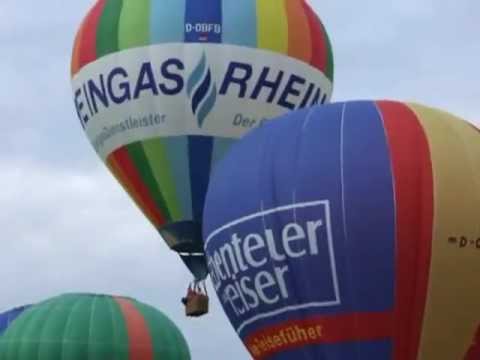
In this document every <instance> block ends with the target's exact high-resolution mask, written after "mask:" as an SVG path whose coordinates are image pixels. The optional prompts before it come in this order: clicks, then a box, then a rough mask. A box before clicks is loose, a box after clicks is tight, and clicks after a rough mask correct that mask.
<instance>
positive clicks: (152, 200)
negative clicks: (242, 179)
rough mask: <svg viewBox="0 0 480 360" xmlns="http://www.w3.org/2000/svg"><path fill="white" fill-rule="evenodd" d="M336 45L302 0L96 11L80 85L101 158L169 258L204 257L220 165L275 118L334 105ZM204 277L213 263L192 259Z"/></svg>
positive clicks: (115, 2)
mask: <svg viewBox="0 0 480 360" xmlns="http://www.w3.org/2000/svg"><path fill="white" fill-rule="evenodd" d="M332 81H333V59H332V50H331V46H330V42H329V39H328V36H327V33H326V32H325V29H324V27H323V25H322V23H321V22H320V20H319V19H318V18H317V16H316V14H315V13H314V12H313V11H312V9H311V8H310V7H309V6H308V4H307V3H306V2H305V1H304V0H275V1H272V0H242V1H238V0H202V1H198V0H98V1H97V2H96V4H95V6H94V7H93V8H92V10H91V11H90V12H89V13H88V15H87V17H86V18H85V20H84V21H83V23H82V25H81V26H80V30H79V32H78V34H77V37H76V41H75V45H74V50H73V56H72V86H73V94H74V101H75V107H76V110H77V114H78V117H79V119H80V121H81V124H82V126H83V128H84V130H85V132H86V134H87V136H88V138H89V139H90V141H91V143H92V144H93V147H94V148H95V150H96V152H97V153H98V154H99V156H100V157H101V159H102V160H103V161H104V162H105V163H106V164H107V166H108V167H109V168H110V170H111V172H112V173H113V174H114V175H115V177H116V178H117V179H118V181H119V182H120V183H121V184H122V185H123V187H124V188H125V190H126V191H127V192H128V193H129V194H130V196H131V197H132V199H133V200H134V201H135V202H136V204H137V205H138V206H139V207H140V209H141V210H142V211H143V213H144V214H145V215H146V217H147V218H148V219H149V220H150V222H151V223H152V224H153V225H154V226H155V227H156V228H157V229H158V230H159V231H160V233H161V235H162V236H163V237H164V239H165V240H166V241H167V243H168V244H169V245H170V247H171V248H172V249H174V250H176V251H177V252H180V253H182V254H183V255H188V254H192V253H199V254H200V255H202V254H201V253H203V244H202V242H201V230H200V223H201V221H200V219H201V217H202V211H203V204H204V198H205V192H206V189H207V185H208V181H209V177H210V172H211V169H212V167H213V166H214V164H215V163H216V162H217V160H218V159H219V158H221V157H222V156H223V154H224V153H225V151H226V150H227V149H228V147H229V146H230V144H231V143H232V141H233V140H235V139H237V138H239V137H241V136H242V135H243V134H244V133H245V132H246V131H248V130H249V129H251V128H253V127H256V126H258V124H260V123H262V122H263V121H264V120H265V119H269V118H271V117H274V116H277V115H281V114H283V113H285V112H287V111H290V110H292V109H297V108H300V107H305V106H310V105H312V104H316V103H324V102H327V101H328V100H329V98H330V96H331V92H332ZM184 259H185V260H186V262H187V265H188V266H189V267H190V269H191V270H192V271H193V272H194V274H195V276H196V277H197V279H198V278H204V277H205V276H206V269H205V266H204V260H203V255H202V256H200V258H193V257H189V256H187V257H185V258H184Z"/></svg>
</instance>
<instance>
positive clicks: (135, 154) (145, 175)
mask: <svg viewBox="0 0 480 360" xmlns="http://www.w3.org/2000/svg"><path fill="white" fill-rule="evenodd" d="M127 151H128V154H129V155H130V157H131V159H132V161H133V163H134V164H135V167H136V169H137V171H138V174H139V175H140V178H141V179H142V181H143V183H144V185H145V186H146V187H147V189H148V191H149V193H150V196H151V198H152V200H153V201H154V202H155V205H156V206H157V208H159V209H161V212H162V214H163V215H164V217H165V218H166V220H167V221H170V220H171V218H172V217H171V215H170V211H169V210H168V207H167V204H166V202H165V198H164V197H163V194H162V192H161V190H160V188H159V184H158V183H157V180H156V178H155V176H154V174H153V172H152V169H151V168H150V163H149V161H148V158H147V156H146V155H145V151H144V149H143V145H142V143H139V142H136V143H132V144H130V145H127Z"/></svg>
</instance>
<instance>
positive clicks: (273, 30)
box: [257, 0, 288, 54]
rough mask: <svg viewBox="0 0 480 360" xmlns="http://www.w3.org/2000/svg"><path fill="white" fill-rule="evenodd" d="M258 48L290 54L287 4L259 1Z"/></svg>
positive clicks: (273, 0) (276, 0)
mask: <svg viewBox="0 0 480 360" xmlns="http://www.w3.org/2000/svg"><path fill="white" fill-rule="evenodd" d="M257 26H258V30H257V36H258V47H259V48H261V49H266V50H271V51H274V52H279V53H282V54H286V53H287V52H288V19H287V11H286V8H285V2H284V1H281V0H258V2H257Z"/></svg>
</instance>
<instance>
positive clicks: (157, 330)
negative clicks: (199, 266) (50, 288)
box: [0, 294, 190, 360]
mask: <svg viewBox="0 0 480 360" xmlns="http://www.w3.org/2000/svg"><path fill="white" fill-rule="evenodd" d="M34 359H35V360H189V359H190V352H189V349H188V345H187V343H186V341H185V338H184V337H183V335H182V334H181V332H180V330H179V329H178V328H177V327H176V325H175V324H174V323H173V322H172V321H171V320H170V319H168V318H167V317H166V316H165V315H164V314H163V313H161V312H160V311H158V310H156V309H155V308H153V307H151V306H148V305H145V304H142V303H140V302H138V301H136V300H134V299H130V298H124V297H115V296H107V295H87V294H68V295H61V296H58V297H55V298H53V299H50V300H47V301H45V302H42V303H40V304H38V305H35V306H33V307H31V308H30V309H28V310H26V311H25V312H24V313H23V314H22V315H20V316H19V317H18V318H17V319H16V321H15V322H14V323H13V324H12V325H11V326H10V327H9V328H8V330H7V331H6V332H5V333H4V334H3V335H2V337H0V360H34Z"/></svg>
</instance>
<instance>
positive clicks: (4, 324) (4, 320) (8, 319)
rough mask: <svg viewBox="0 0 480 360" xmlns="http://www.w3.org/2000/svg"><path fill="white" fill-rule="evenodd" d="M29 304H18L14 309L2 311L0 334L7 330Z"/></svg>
mask: <svg viewBox="0 0 480 360" xmlns="http://www.w3.org/2000/svg"><path fill="white" fill-rule="evenodd" d="M28 307H29V306H28V305H25V306H19V307H16V308H14V309H11V310H8V311H5V312H4V313H1V314H0V335H2V333H3V332H4V331H5V330H7V328H8V327H9V326H10V324H11V323H12V322H13V321H14V320H15V319H16V318H17V317H18V316H19V315H20V314H21V313H22V312H24V311H25V310H26V309H27V308H28Z"/></svg>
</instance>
